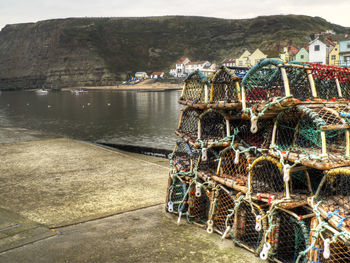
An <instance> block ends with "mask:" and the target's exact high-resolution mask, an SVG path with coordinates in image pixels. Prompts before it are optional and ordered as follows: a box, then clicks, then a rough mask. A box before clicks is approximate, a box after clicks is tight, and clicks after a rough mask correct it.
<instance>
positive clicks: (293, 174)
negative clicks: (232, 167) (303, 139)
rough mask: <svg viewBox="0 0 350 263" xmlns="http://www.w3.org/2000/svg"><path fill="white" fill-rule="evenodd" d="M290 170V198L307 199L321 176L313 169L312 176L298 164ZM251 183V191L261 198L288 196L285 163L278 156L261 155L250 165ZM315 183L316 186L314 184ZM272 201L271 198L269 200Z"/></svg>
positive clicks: (296, 199)
mask: <svg viewBox="0 0 350 263" xmlns="http://www.w3.org/2000/svg"><path fill="white" fill-rule="evenodd" d="M294 169H295V170H290V173H289V174H290V175H289V177H290V179H289V181H288V185H287V186H288V188H289V192H290V198H291V199H292V200H295V201H305V203H306V198H307V196H310V195H311V194H312V192H313V190H312V189H313V188H315V185H317V182H319V181H320V176H318V173H317V172H315V171H316V170H315V169H310V170H311V171H312V173H311V174H312V175H313V177H312V178H310V173H309V170H307V169H306V168H304V167H300V168H299V169H298V166H296V168H294ZM249 176H250V183H251V191H252V193H253V194H255V195H256V196H257V197H258V198H259V199H261V200H266V199H268V200H269V199H270V198H273V199H281V198H283V197H286V194H287V192H286V191H287V189H286V184H285V181H284V173H283V165H282V163H280V161H279V160H278V159H276V158H273V157H270V156H261V157H259V158H257V159H256V160H255V161H254V162H253V163H252V165H251V167H250V175H249ZM313 185H314V186H313ZM269 202H270V200H269Z"/></svg>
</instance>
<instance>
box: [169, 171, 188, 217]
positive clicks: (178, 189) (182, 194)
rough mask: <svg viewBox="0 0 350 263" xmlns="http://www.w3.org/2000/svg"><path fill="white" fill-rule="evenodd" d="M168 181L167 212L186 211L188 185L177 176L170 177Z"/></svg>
mask: <svg viewBox="0 0 350 263" xmlns="http://www.w3.org/2000/svg"><path fill="white" fill-rule="evenodd" d="M170 180H171V182H170V184H169V187H168V204H167V210H168V212H170V213H172V212H173V213H178V212H184V211H186V210H187V204H186V203H187V198H188V194H187V190H188V187H189V185H188V183H187V182H186V181H184V180H182V179H181V178H180V177H179V176H177V175H173V176H171V177H170Z"/></svg>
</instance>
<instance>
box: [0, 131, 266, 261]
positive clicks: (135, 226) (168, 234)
mask: <svg viewBox="0 0 350 263" xmlns="http://www.w3.org/2000/svg"><path fill="white" fill-rule="evenodd" d="M13 129H14V130H13V132H11V128H8V127H6V128H2V127H0V155H1V158H0V190H1V191H0V200H1V203H0V262H1V263H3V262H4V263H5V262H6V263H12V262H16V263H17V262H18V263H21V262H260V261H259V259H258V258H256V257H254V255H252V254H251V253H249V252H247V251H245V250H243V249H240V248H235V247H234V246H233V244H232V241H229V240H225V241H224V242H221V241H220V238H219V236H218V235H216V234H212V235H209V234H207V233H206V231H205V230H203V229H200V228H199V227H197V226H194V225H190V224H187V223H186V222H185V221H184V220H183V221H182V222H181V225H180V226H178V225H177V224H176V220H177V218H176V217H174V216H172V215H169V214H167V213H165V212H164V201H165V196H166V186H167V180H168V161H167V160H166V159H162V158H156V157H150V156H144V155H139V154H135V153H127V152H123V151H115V150H111V149H106V148H103V147H100V146H97V145H93V144H90V143H85V142H80V141H75V140H70V139H66V138H55V137H54V136H51V135H46V134H42V133H40V132H33V131H28V130H22V129H16V128H13ZM12 134H13V135H14V138H12V139H11V135H12ZM17 139H18V142H14V141H16V140H17Z"/></svg>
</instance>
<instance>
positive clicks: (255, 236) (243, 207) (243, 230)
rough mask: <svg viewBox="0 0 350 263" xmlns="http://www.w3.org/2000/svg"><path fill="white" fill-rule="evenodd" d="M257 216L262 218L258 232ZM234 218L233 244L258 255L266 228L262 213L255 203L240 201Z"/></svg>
mask: <svg viewBox="0 0 350 263" xmlns="http://www.w3.org/2000/svg"><path fill="white" fill-rule="evenodd" d="M258 216H260V217H261V218H262V220H261V222H260V224H261V227H260V230H259V229H256V219H257V217H258ZM234 218H235V223H234V228H233V231H232V232H231V234H233V240H234V242H235V243H236V244H238V245H244V246H245V247H247V248H249V249H251V250H252V251H253V252H255V253H259V252H260V250H261V248H262V246H263V237H264V234H265V231H266V228H267V221H266V217H265V213H264V211H263V210H262V209H261V208H260V207H259V206H258V205H257V204H255V203H249V202H247V201H242V202H241V203H240V204H239V206H238V208H237V210H236V212H235V214H234ZM257 230H258V231H257Z"/></svg>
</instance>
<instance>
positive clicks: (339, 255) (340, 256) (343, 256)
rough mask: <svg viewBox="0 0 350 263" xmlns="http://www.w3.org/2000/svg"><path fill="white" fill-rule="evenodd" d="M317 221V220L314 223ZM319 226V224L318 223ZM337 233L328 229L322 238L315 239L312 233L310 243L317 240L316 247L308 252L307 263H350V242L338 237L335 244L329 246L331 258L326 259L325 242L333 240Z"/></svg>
mask: <svg viewBox="0 0 350 263" xmlns="http://www.w3.org/2000/svg"><path fill="white" fill-rule="evenodd" d="M314 220H315V221H317V220H316V218H314V219H313V221H314ZM316 224H317V223H316ZM336 233H337V231H336V230H335V229H333V228H331V227H327V229H324V230H323V231H322V236H321V235H319V236H318V237H317V238H316V237H315V233H314V231H311V232H310V238H309V241H310V242H309V243H311V242H312V241H313V239H314V238H316V241H315V243H314V245H313V246H312V247H311V249H310V250H309V252H308V261H307V262H310V263H311V262H318V263H345V262H350V245H349V240H346V239H344V238H342V237H340V236H339V237H338V238H337V239H336V241H335V242H331V243H330V244H329V258H327V259H326V258H324V254H323V253H324V240H325V239H327V238H329V239H330V240H332V238H333V236H334V235H335V234H336Z"/></svg>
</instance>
